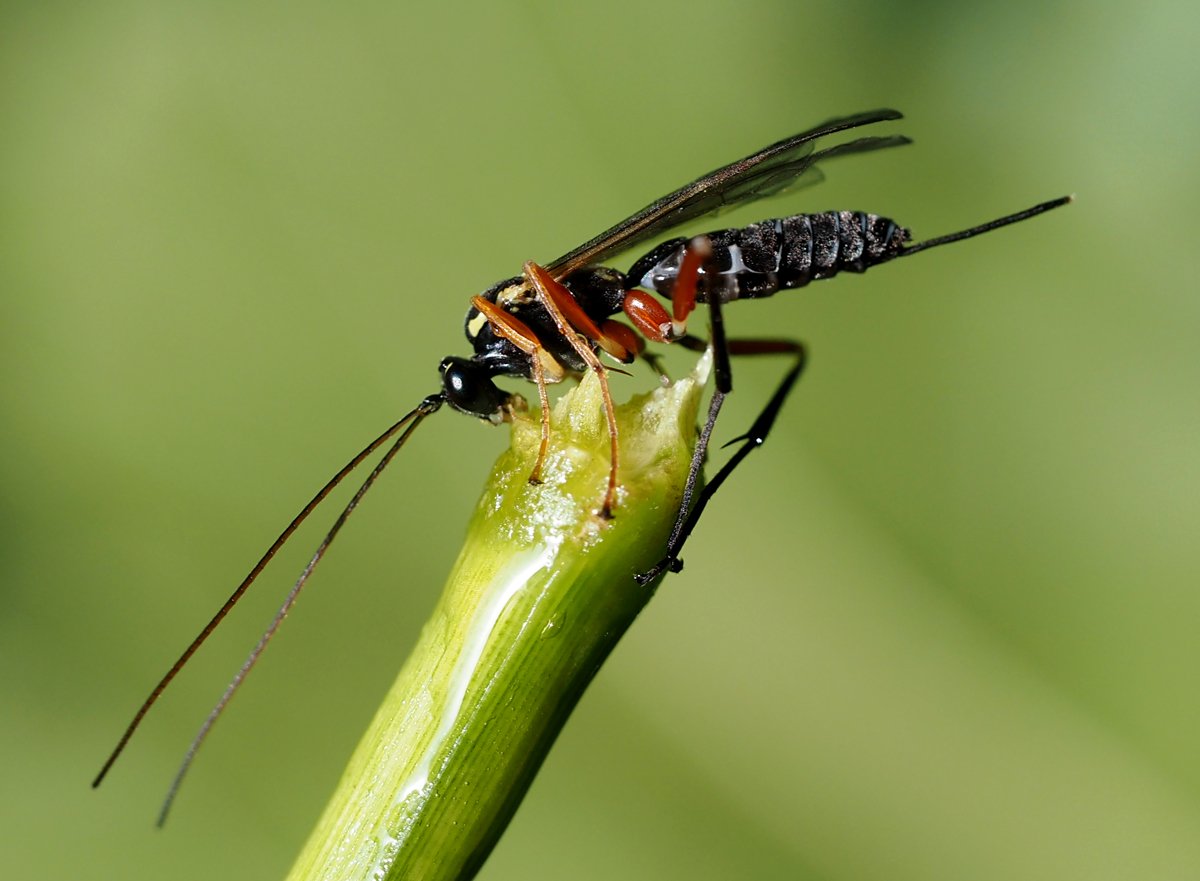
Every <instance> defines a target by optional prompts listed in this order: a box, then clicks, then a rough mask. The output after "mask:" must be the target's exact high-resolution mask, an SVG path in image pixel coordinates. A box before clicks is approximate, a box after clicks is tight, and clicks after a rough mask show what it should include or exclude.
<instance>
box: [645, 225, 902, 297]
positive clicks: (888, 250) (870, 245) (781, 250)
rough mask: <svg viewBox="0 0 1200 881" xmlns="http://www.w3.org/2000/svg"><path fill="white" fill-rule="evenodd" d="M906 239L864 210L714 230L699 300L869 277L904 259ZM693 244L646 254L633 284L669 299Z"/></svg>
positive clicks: (674, 243) (675, 242)
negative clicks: (849, 275) (850, 275)
mask: <svg viewBox="0 0 1200 881" xmlns="http://www.w3.org/2000/svg"><path fill="white" fill-rule="evenodd" d="M908 237H909V234H908V230H906V229H904V228H903V227H900V226H897V225H896V224H895V222H893V221H891V220H889V219H888V218H886V217H880V216H879V215H877V214H867V213H865V212H862V211H825V212H823V213H821V214H796V215H793V216H792V217H784V218H780V219H777V220H763V221H760V222H759V223H752V224H750V225H749V226H745V227H742V228H741V229H723V230H718V231H717V232H711V233H708V238H709V241H711V242H712V249H713V254H712V259H711V260H710V261H709V262H708V264H707V267H706V269H707V271H706V273H705V274H706V275H707V276H708V277H707V278H706V279H702V282H704V283H702V284H701V285H700V287H699V289H698V290H697V292H696V299H697V300H699V301H700V302H702V303H703V302H707V300H708V297H709V296H710V295H717V296H719V297H720V298H721V301H722V302H728V301H729V300H737V299H742V298H752V297H769V296H770V295H771V294H773V293H775V292H776V291H778V290H783V289H784V288H799V287H803V286H804V285H806V284H808V283H809V282H810V281H813V280H815V279H818V278H831V277H833V276H835V275H837V274H838V273H839V272H863V271H865V270H866V269H869V268H870V267H872V266H874V265H876V264H877V263H883V262H885V261H887V260H891V259H892V258H893V257H897V256H899V255H900V254H901V253H902V251H903V247H904V243H905V242H906V241H907V240H908ZM687 242H688V240H687V239H684V238H679V239H671V240H670V241H667V242H663V243H662V244H661V245H659V246H658V247H657V248H655V249H654V250H652V251H651V252H650V253H648V254H646V256H644V257H642V258H641V259H640V260H638V261H637V262H636V263H634V264H633V266H632V267H631V268H630V270H629V272H628V273H627V278H628V282H629V284H630V285H631V286H638V287H644V288H648V289H650V290H653V291H657V292H658V293H659V294H661V295H662V296H664V297H668V298H669V297H670V296H671V289H672V288H673V287H674V286H675V277H676V275H677V274H678V272H679V263H680V261H681V260H682V259H683V250H684V247H685V246H686V244H687Z"/></svg>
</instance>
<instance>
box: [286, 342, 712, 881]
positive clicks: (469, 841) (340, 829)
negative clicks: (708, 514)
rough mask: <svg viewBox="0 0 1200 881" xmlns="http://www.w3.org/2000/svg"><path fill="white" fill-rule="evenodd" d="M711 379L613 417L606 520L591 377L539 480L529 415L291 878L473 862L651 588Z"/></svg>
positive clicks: (460, 869) (427, 869)
mask: <svg viewBox="0 0 1200 881" xmlns="http://www.w3.org/2000/svg"><path fill="white" fill-rule="evenodd" d="M706 372H707V359H705V360H704V361H703V362H702V364H701V365H700V366H699V367H698V368H697V373H698V374H700V375H697V376H692V377H688V378H686V379H683V380H680V381H678V382H676V383H674V384H672V385H671V386H669V387H666V388H662V389H659V390H657V391H655V392H653V393H651V394H649V395H644V396H642V397H639V398H637V399H635V400H633V401H631V402H630V403H628V404H625V405H623V406H621V407H618V415H617V418H618V424H619V426H620V431H621V457H622V458H621V461H620V471H619V476H620V481H621V487H620V494H619V496H618V505H617V509H616V515H615V517H614V518H613V519H612V520H610V521H603V520H600V519H599V518H598V516H597V515H596V514H595V513H594V509H595V508H596V507H597V506H598V504H599V502H600V500H601V498H602V496H603V493H604V486H605V481H606V480H607V473H608V441H607V431H606V428H605V424H604V420H603V416H602V412H603V411H602V408H601V402H600V398H599V389H598V384H597V383H596V382H595V380H594V377H591V376H590V375H589V376H588V377H587V378H585V380H584V381H583V382H582V383H581V384H580V386H579V387H578V388H576V389H574V390H573V391H572V392H571V393H569V394H568V395H566V396H564V397H563V399H562V400H561V401H560V402H559V403H558V405H557V406H556V407H555V411H554V422H553V425H554V430H553V432H552V435H551V447H550V453H549V456H548V458H547V460H546V466H545V468H544V469H543V483H542V484H541V485H540V486H531V485H530V484H529V482H528V475H529V473H530V470H531V468H532V466H533V459H534V457H535V455H536V451H537V447H538V442H539V428H538V425H537V424H536V423H535V422H533V421H531V420H528V419H522V420H519V421H517V422H516V423H515V424H514V427H513V443H512V447H511V448H510V449H509V450H508V451H506V452H505V453H504V454H503V455H502V456H501V457H500V459H499V461H498V462H497V463H496V466H495V468H494V469H493V471H492V475H491V477H490V479H489V482H488V485H487V487H486V489H485V491H484V494H483V497H482V499H481V500H480V503H479V506H478V507H477V509H476V511H475V514H474V516H473V518H472V520H471V523H470V526H469V528H468V531H467V538H466V543H465V545H464V547H463V549H462V552H461V553H460V555H459V558H458V562H457V563H456V564H455V566H454V569H453V571H452V572H451V574H450V577H449V580H448V581H447V584H446V588H445V591H444V592H443V594H442V598H441V600H440V602H439V603H438V606H437V608H436V609H435V610H434V612H433V615H432V617H431V618H430V620H429V621H428V622H427V623H426V625H425V628H424V630H423V631H422V634H421V638H420V641H419V642H418V644H417V647H416V648H415V649H414V651H413V654H412V656H411V657H410V658H409V659H408V662H407V663H406V664H405V666H404V668H403V670H402V671H401V672H400V675H399V677H398V678H397V680H396V683H395V684H394V685H393V687H392V690H391V692H390V693H389V694H388V696H387V697H386V699H385V700H384V703H383V705H382V706H381V707H380V709H379V712H378V713H377V714H376V716H375V719H374V721H373V722H372V723H371V726H370V728H369V729H368V730H367V732H366V734H365V735H364V737H363V739H362V742H361V743H360V744H359V746H358V749H357V750H356V751H355V754H354V756H353V758H352V759H351V761H350V764H349V766H348V767H347V769H346V772H345V774H344V775H343V778H342V781H341V783H340V784H339V786H338V789H337V791H336V792H335V794H334V796H333V798H332V799H331V801H330V803H329V805H328V806H327V808H326V810H325V813H324V815H323V816H322V818H321V820H320V822H319V823H318V825H317V827H316V829H315V830H314V831H313V833H312V835H311V837H310V838H309V841H308V843H307V845H306V846H305V848H304V850H303V851H302V852H301V854H300V856H299V858H298V859H297V861H296V864H295V866H294V867H293V869H292V872H291V875H290V876H289V879H290V881H313V879H322V881H350V879H354V881H360V879H362V881H365V879H402V878H403V879H409V878H421V879H430V881H437V879H464V878H470V877H472V876H473V875H474V874H475V872H476V871H478V869H479V867H480V866H481V865H482V864H483V861H484V860H485V859H486V857H487V855H488V854H489V853H490V851H491V849H492V847H493V846H494V845H495V843H496V841H497V839H498V838H499V837H500V834H501V833H502V832H503V830H504V828H505V826H506V825H507V824H508V821H509V820H510V819H511V817H512V815H513V813H514V812H515V811H516V808H517V806H518V804H519V803H520V801H521V799H522V797H523V796H524V794H525V792H526V790H527V789H528V788H529V785H530V783H531V782H532V781H533V777H534V775H535V774H536V773H537V770H538V768H539V766H540V765H541V763H542V760H543V759H544V758H545V756H546V753H547V751H548V750H549V749H550V746H551V744H552V743H553V742H554V739H555V737H557V736H558V732H559V731H560V730H561V729H562V726H563V724H564V723H565V722H566V719H567V717H568V715H569V714H570V712H571V710H572V709H573V708H574V706H575V704H576V702H577V701H578V700H579V698H580V696H581V695H582V693H583V691H584V689H585V688H586V687H587V685H588V683H589V682H590V681H591V679H592V677H593V676H594V675H595V674H596V671H597V670H598V669H599V668H600V665H601V664H602V663H603V662H604V659H605V658H606V657H607V656H608V653H609V652H610V651H611V650H612V648H613V646H614V645H615V644H616V642H617V641H618V640H619V639H620V638H621V636H622V634H624V632H625V630H626V629H627V628H628V627H629V625H630V624H631V623H632V622H633V619H634V618H635V617H636V616H637V614H638V613H639V612H640V611H641V609H642V607H643V606H644V605H645V604H646V602H648V601H649V599H650V597H651V596H652V595H653V591H654V587H655V586H656V585H651V586H649V587H641V586H639V585H638V584H637V583H636V582H635V581H634V579H633V576H634V574H635V573H637V572H640V571H645V570H646V569H648V568H650V566H651V565H653V564H654V563H655V562H656V561H657V560H658V559H659V557H661V555H662V553H663V548H664V547H665V545H666V540H667V536H668V534H669V532H670V529H671V526H672V523H673V521H674V518H675V513H676V511H677V509H678V506H679V499H680V497H681V494H682V488H683V483H684V479H685V477H686V474H687V466H688V462H689V460H690V456H691V451H692V448H693V444H694V442H695V434H696V433H695V422H696V411H697V405H698V401H699V397H700V390H701V387H702V385H703V379H704V376H703V374H706Z"/></svg>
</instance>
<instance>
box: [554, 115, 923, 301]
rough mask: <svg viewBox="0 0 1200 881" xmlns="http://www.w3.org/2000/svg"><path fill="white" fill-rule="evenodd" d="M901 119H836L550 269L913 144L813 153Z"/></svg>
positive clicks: (688, 191)
mask: <svg viewBox="0 0 1200 881" xmlns="http://www.w3.org/2000/svg"><path fill="white" fill-rule="evenodd" d="M900 118H901V114H900V112H899V111H896V110H887V109H884V110H871V111H868V112H866V113H857V114H855V115H854V116H846V117H843V118H841V119H831V120H829V121H828V122H825V123H822V124H821V125H819V126H817V127H816V128H812V129H809V130H808V131H806V132H801V133H800V134H798V135H793V136H792V137H790V138H786V139H784V140H782V141H779V142H778V143H775V144H772V145H771V146H769V147H765V148H764V149H762V150H759V151H758V152H757V153H754V154H752V155H750V156H747V157H746V158H745V159H739V160H738V161H737V162H733V163H731V164H729V165H726V166H724V167H723V168H718V169H717V170H716V171H712V172H709V173H708V174H706V175H704V176H703V177H701V178H698V179H696V180H694V181H692V182H691V183H690V184H688V185H687V186H684V187H681V188H680V189H678V190H676V191H675V192H673V193H671V194H670V195H668V196H663V197H662V198H661V199H659V200H658V201H656V202H654V203H652V204H650V205H647V206H646V207H645V208H643V209H642V210H641V211H639V212H638V213H637V214H634V215H633V216H632V217H627V218H626V219H625V220H622V221H621V222H620V223H618V224H617V225H616V226H614V227H612V228H611V229H607V230H605V231H604V232H602V233H600V235H598V236H596V237H595V238H594V239H592V240H591V241H588V242H585V243H584V244H582V245H580V246H579V247H578V248H576V249H575V250H573V251H571V252H570V253H569V254H565V255H563V256H562V257H560V258H558V259H557V260H555V261H554V262H553V263H551V264H550V265H549V266H548V267H546V268H547V269H548V270H549V271H550V272H551V273H552V274H553V275H554V276H555V277H556V278H561V277H562V276H564V275H567V274H569V273H571V272H574V271H575V270H576V269H582V268H583V267H585V266H590V265H592V264H595V263H599V262H601V261H602V260H604V259H605V258H607V257H610V256H612V255H613V254H616V253H617V252H619V251H624V250H625V249H626V248H629V247H631V246H633V245H635V244H637V243H638V242H642V241H645V240H646V239H649V238H653V237H654V236H656V235H659V234H660V233H664V232H666V231H667V230H669V229H672V228H673V227H676V226H678V225H679V224H681V223H685V222H687V221H689V220H694V219H696V218H697V217H702V216H703V215H705V214H710V213H713V212H715V211H718V210H720V209H721V208H724V207H728V206H731V205H738V204H742V203H745V202H752V201H754V200H755V199H763V198H767V197H769V196H774V195H776V194H778V193H780V192H782V191H783V190H786V189H788V188H789V187H791V186H793V185H795V184H797V183H798V182H799V181H800V178H801V176H802V175H804V173H805V172H807V171H809V170H810V169H811V170H812V172H813V173H814V174H815V173H816V169H815V167H814V166H815V163H817V162H818V161H821V160H823V159H830V158H833V157H835V156H841V155H845V154H848V153H863V152H866V151H868V150H881V149H883V148H885V147H898V146H900V145H901V144H907V143H910V142H909V140H908V138H905V137H902V136H900V135H894V136H890V137H866V138H859V139H857V140H855V141H849V142H847V143H845V144H838V145H837V146H834V147H829V148H827V149H825V150H819V151H817V152H815V153H814V152H813V146H814V144H815V142H816V140H817V138H821V137H824V136H825V135H830V134H834V133H836V132H841V131H846V130H847V129H852V128H858V127H860V126H864V125H873V124H874V123H877V122H884V121H886V120H891V119H900Z"/></svg>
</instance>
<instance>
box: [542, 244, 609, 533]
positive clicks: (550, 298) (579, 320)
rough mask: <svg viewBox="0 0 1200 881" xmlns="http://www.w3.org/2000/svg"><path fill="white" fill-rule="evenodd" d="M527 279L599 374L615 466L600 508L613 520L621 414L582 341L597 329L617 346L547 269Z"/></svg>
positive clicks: (605, 340) (602, 371) (561, 330)
mask: <svg viewBox="0 0 1200 881" xmlns="http://www.w3.org/2000/svg"><path fill="white" fill-rule="evenodd" d="M525 279H526V281H527V282H528V283H529V285H530V286H531V287H532V288H533V289H534V291H535V292H536V293H537V297H538V302H540V303H541V304H542V305H543V306H545V307H546V311H547V312H548V313H549V314H550V317H551V318H552V319H553V320H554V324H555V327H556V328H557V329H558V332H559V333H561V334H562V335H563V339H565V340H566V341H567V342H568V343H570V344H571V348H573V349H574V350H575V351H576V353H577V354H578V355H579V357H580V358H581V359H583V362H584V363H585V364H587V366H588V367H589V368H590V369H591V370H592V372H593V373H595V374H596V378H597V379H598V380H600V396H601V397H602V398H603V399H604V417H605V419H606V420H607V422H608V439H609V447H610V449H611V459H610V461H611V465H610V467H609V469H608V489H607V490H606V491H605V493H604V501H603V503H602V504H601V505H600V512H599V513H600V516H601V517H603V518H604V519H605V520H608V519H610V518H611V517H612V511H613V508H614V507H615V506H616V503H617V462H618V460H619V458H620V452H619V447H620V445H619V444H618V442H617V414H616V410H615V409H614V407H613V399H612V394H611V393H610V392H609V390H608V371H606V370H605V369H604V365H603V364H601V363H600V359H599V358H597V357H596V353H595V352H593V351H592V347H591V344H589V343H588V342H586V341H585V340H584V339H582V338H581V337H580V333H581V332H582V333H584V334H587V335H588V336H589V337H591V335H592V333H593V328H595V330H594V333H595V334H596V337H592V338H593V339H597V342H600V343H601V345H604V346H605V350H606V351H607V350H608V345H605V343H609V342H611V343H614V344H615V340H612V341H610V340H609V339H608V338H605V337H604V334H603V333H602V332H601V331H600V329H599V328H598V327H596V326H595V325H594V324H593V323H592V321H591V319H590V318H588V317H587V315H586V314H585V313H584V312H583V310H582V309H581V308H579V304H578V303H577V302H576V301H575V298H574V297H572V296H571V292H570V291H568V290H567V289H566V288H564V287H563V286H562V285H561V284H559V283H558V282H557V281H555V280H554V278H553V277H552V276H551V275H550V274H549V273H548V272H546V270H545V269H543V268H542V267H540V266H538V265H537V264H536V263H533V262H529V263H526V264H525ZM564 313H567V314H570V316H571V318H570V320H568V319H567V314H564ZM614 357H617V359H618V360H620V361H624V362H625V363H628V360H629V359H628V358H626V357H621V356H619V355H614Z"/></svg>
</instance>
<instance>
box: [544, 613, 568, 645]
mask: <svg viewBox="0 0 1200 881" xmlns="http://www.w3.org/2000/svg"><path fill="white" fill-rule="evenodd" d="M566 620H567V613H566V612H564V611H562V610H561V609H560V610H559V611H557V612H555V613H554V614H553V615H551V616H550V620H549V621H547V622H546V626H545V627H543V628H542V632H541V634H539V637H540V638H541V639H553V638H554V637H556V636H558V635H559V634H560V633H562V629H563V624H565V623H566Z"/></svg>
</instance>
